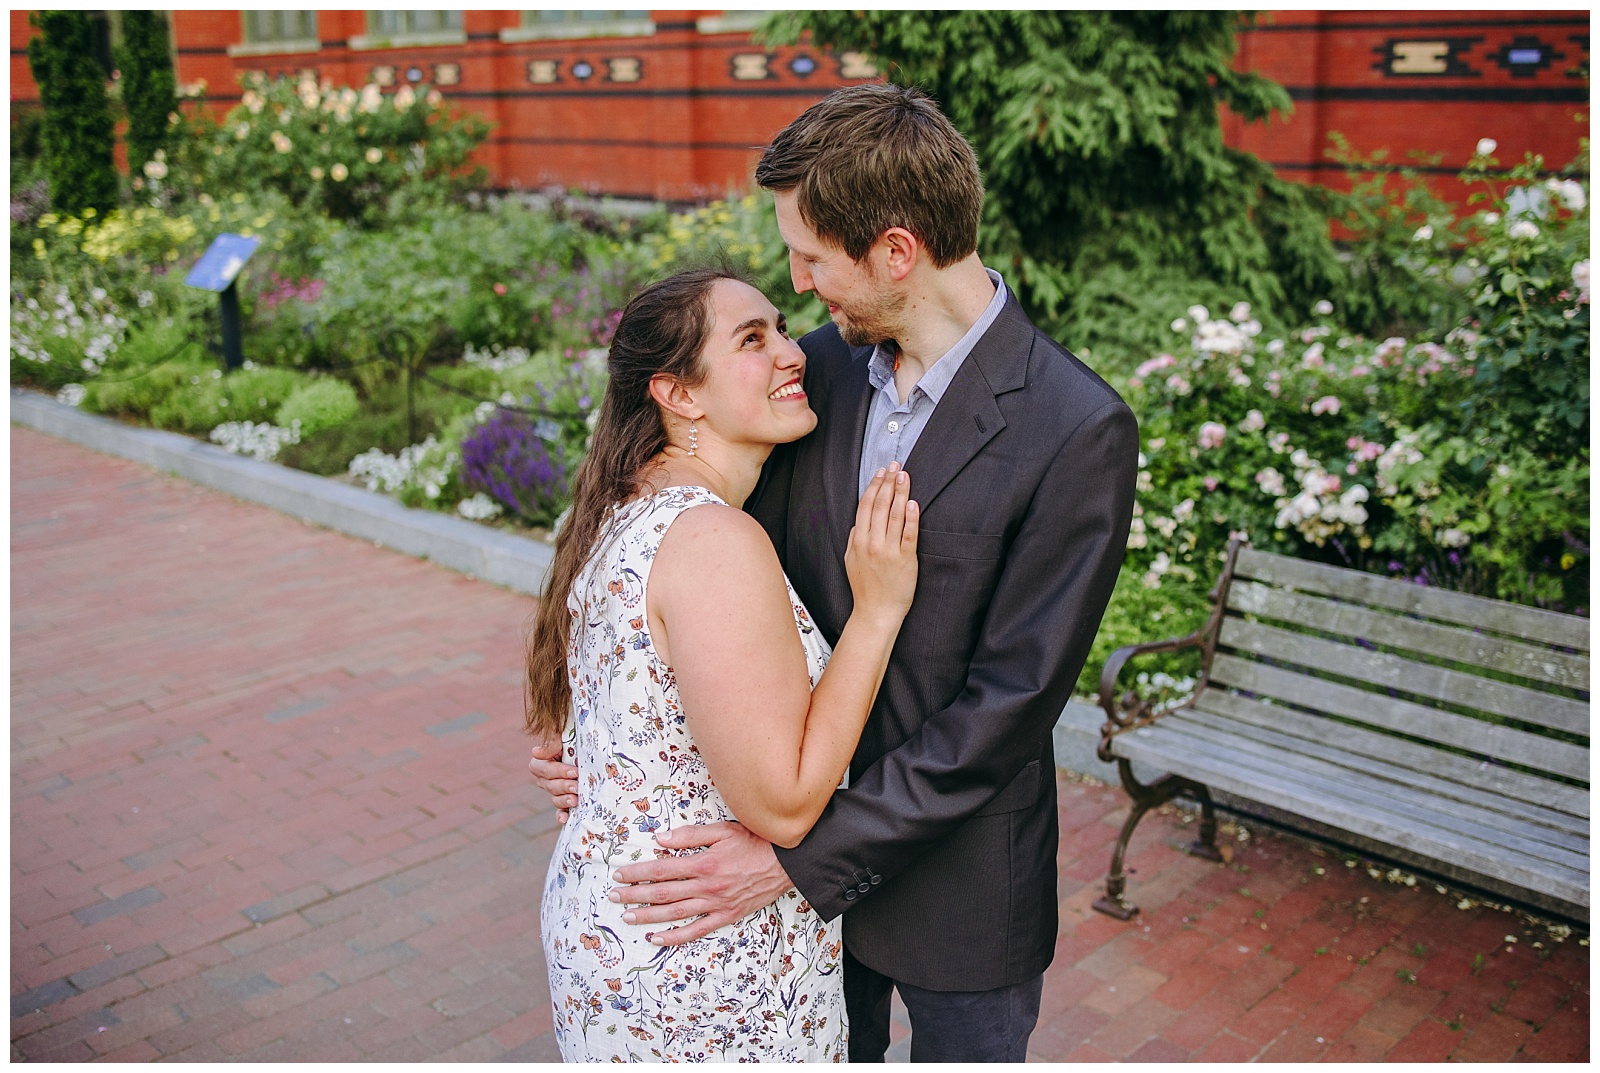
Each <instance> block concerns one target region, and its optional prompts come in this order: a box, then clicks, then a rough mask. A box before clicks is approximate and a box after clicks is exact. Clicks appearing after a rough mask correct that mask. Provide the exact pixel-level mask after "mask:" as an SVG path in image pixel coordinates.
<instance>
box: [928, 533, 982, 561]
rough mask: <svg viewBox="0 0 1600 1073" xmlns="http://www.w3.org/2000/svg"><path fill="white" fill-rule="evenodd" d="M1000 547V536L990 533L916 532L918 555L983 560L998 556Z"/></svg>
mask: <svg viewBox="0 0 1600 1073" xmlns="http://www.w3.org/2000/svg"><path fill="white" fill-rule="evenodd" d="M1000 548H1001V540H1000V538H999V537H998V536H995V535H994V534H991V533H949V532H944V531H942V530H939V529H922V530H919V531H918V532H917V553H918V554H920V555H936V556H938V557H939V558H941V559H969V560H973V561H976V562H984V561H986V560H992V559H998V558H1000Z"/></svg>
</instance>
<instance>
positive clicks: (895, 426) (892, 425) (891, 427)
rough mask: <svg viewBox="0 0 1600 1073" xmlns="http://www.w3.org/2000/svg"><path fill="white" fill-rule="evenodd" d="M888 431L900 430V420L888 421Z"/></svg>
mask: <svg viewBox="0 0 1600 1073" xmlns="http://www.w3.org/2000/svg"><path fill="white" fill-rule="evenodd" d="M889 431H890V432H899V431H900V422H898V421H890V422H889Z"/></svg>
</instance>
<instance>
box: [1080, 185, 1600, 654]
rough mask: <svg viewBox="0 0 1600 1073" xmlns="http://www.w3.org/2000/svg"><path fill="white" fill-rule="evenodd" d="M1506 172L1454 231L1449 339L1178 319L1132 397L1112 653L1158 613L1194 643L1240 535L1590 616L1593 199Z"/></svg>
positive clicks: (1325, 321) (1322, 309)
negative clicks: (1131, 458) (1153, 610)
mask: <svg viewBox="0 0 1600 1073" xmlns="http://www.w3.org/2000/svg"><path fill="white" fill-rule="evenodd" d="M1514 174H1516V175H1518V176H1519V177H1520V183H1521V185H1520V186H1512V187H1511V188H1510V189H1509V190H1499V191H1497V192H1496V193H1495V194H1494V195H1493V197H1492V199H1491V198H1486V199H1485V200H1486V201H1487V202H1488V204H1487V205H1485V207H1484V208H1482V209H1480V210H1479V211H1478V212H1476V213H1474V214H1472V215H1469V216H1468V217H1466V218H1465V219H1464V220H1463V221H1460V223H1459V225H1458V227H1459V231H1460V232H1461V233H1463V234H1466V235H1467V236H1469V237H1468V241H1467V242H1466V244H1465V245H1463V246H1462V247H1461V248H1459V249H1458V250H1456V251H1454V252H1453V253H1451V254H1450V256H1451V257H1452V258H1455V259H1456V261H1455V264H1454V268H1455V269H1459V271H1453V272H1452V271H1443V272H1442V273H1441V275H1444V276H1447V277H1451V278H1453V285H1454V286H1455V287H1457V288H1458V289H1459V290H1460V291H1461V295H1460V301H1459V302H1457V303H1455V304H1454V305H1453V306H1452V308H1455V309H1458V310H1463V311H1464V312H1463V313H1462V314H1461V315H1460V316H1459V317H1458V318H1457V319H1455V320H1453V321H1449V322H1446V323H1444V324H1442V325H1440V326H1439V327H1436V328H1433V329H1429V330H1425V331H1418V332H1413V333H1410V334H1409V335H1398V334H1397V335H1389V336H1384V337H1380V338H1368V337H1365V336H1363V335H1361V334H1360V333H1356V332H1352V331H1348V330H1346V329H1344V328H1342V327H1341V326H1340V324H1339V322H1338V317H1337V315H1336V312H1335V309H1334V306H1333V304H1332V303H1331V302H1319V303H1317V304H1316V305H1315V306H1314V307H1313V308H1312V309H1310V310H1308V311H1307V315H1306V316H1305V317H1304V318H1303V320H1304V323H1303V325H1302V326H1301V327H1299V328H1298V329H1296V330H1294V331H1292V332H1286V333H1283V334H1277V333H1274V332H1267V331H1263V330H1262V329H1261V327H1260V325H1259V324H1258V323H1257V322H1256V321H1255V320H1254V318H1253V317H1252V315H1251V311H1250V309H1249V308H1248V307H1246V306H1244V305H1243V304H1242V303H1240V304H1236V305H1235V306H1233V307H1232V308H1230V309H1227V310H1226V311H1225V312H1214V311H1212V310H1210V309H1208V308H1206V307H1203V306H1194V307H1191V308H1189V309H1188V310H1186V311H1185V313H1184V315H1183V316H1182V317H1179V318H1176V319H1174V320H1173V321H1172V323H1171V325H1170V328H1171V330H1172V333H1173V338H1172V342H1171V345H1170V346H1169V347H1167V348H1166V349H1165V350H1163V351H1161V352H1160V353H1157V354H1155V355H1154V356H1152V357H1150V358H1149V359H1147V360H1146V361H1144V362H1143V363H1142V364H1140V365H1139V366H1138V367H1137V368H1135V369H1134V370H1133V371H1132V375H1131V376H1129V377H1128V378H1127V379H1126V380H1125V381H1124V385H1123V386H1125V387H1126V389H1127V391H1126V393H1127V397H1128V398H1129V401H1130V402H1131V403H1132V404H1133V405H1134V406H1135V409H1136V410H1137V411H1138V412H1139V414H1140V424H1141V430H1142V447H1143V451H1142V453H1141V456H1140V467H1139V476H1138V499H1137V505H1136V507H1135V516H1134V519H1133V526H1132V531H1131V533H1130V536H1129V541H1128V558H1127V564H1126V566H1125V569H1124V571H1123V576H1122V578H1121V580H1120V581H1119V588H1118V592H1117V595H1116V596H1115V597H1114V599H1113V606H1112V612H1111V614H1110V615H1109V616H1108V619H1107V624H1108V629H1109V632H1110V633H1111V634H1112V635H1113V636H1112V637H1110V638H1107V641H1106V643H1107V644H1109V643H1110V642H1111V641H1112V640H1117V636H1116V635H1118V634H1119V632H1120V626H1121V622H1122V620H1123V619H1124V617H1125V616H1128V615H1129V612H1130V611H1133V610H1135V609H1137V611H1138V613H1139V614H1144V615H1148V609H1149V608H1150V607H1152V606H1155V605H1157V604H1160V603H1163V602H1166V603H1170V605H1171V610H1172V611H1174V612H1176V619H1177V621H1175V622H1174V623H1173V628H1171V629H1170V630H1167V629H1163V630H1161V632H1162V633H1169V632H1170V633H1172V634H1178V633H1183V632H1186V630H1187V629H1192V628H1194V627H1195V626H1198V625H1199V623H1200V621H1202V619H1203V616H1204V612H1205V606H1204V602H1203V601H1201V600H1198V599H1196V594H1197V593H1199V592H1200V591H1202V590H1203V589H1204V588H1205V587H1206V586H1207V585H1208V584H1209V582H1210V581H1211V579H1212V578H1214V577H1215V575H1216V573H1217V571H1218V569H1219V568H1220V565H1221V557H1222V552H1223V550H1224V548H1225V547H1226V544H1227V542H1228V540H1229V538H1230V537H1232V536H1234V535H1244V536H1246V537H1248V538H1249V539H1250V540H1251V542H1252V543H1253V544H1254V545H1255V546H1257V547H1262V548H1265V549H1269V550H1273V551H1278V552H1281V553H1285V554H1291V555H1298V556H1303V557H1308V558H1313V559H1318V560H1321V561H1326V562H1331V563H1334V564H1337V565H1344V566H1352V567H1356V568H1360V569H1367V570H1372V571H1374V572H1378V573H1382V574H1386V575H1389V576H1394V577H1402V578H1406V579H1409V580H1412V581H1415V582H1417V583H1420V584H1434V585H1444V586H1448V587H1451V588H1455V589H1462V590H1466V591H1471V592H1476V593H1479V594H1482V595H1488V596H1495V597H1499V598H1504V599H1511V600H1516V601H1520V602H1523V603H1529V604H1535V605H1539V606H1546V607H1552V608H1558V609H1562V610H1566V611H1572V612H1580V613H1583V612H1587V609H1588V601H1589V588H1588V562H1589V547H1588V542H1589V524H1588V512H1589V495H1588V479H1589V457H1588V436H1589V426H1588V398H1589V394H1588V368H1587V355H1588V324H1589V294H1588V272H1589V266H1588V217H1587V212H1588V208H1587V206H1588V196H1587V187H1586V185H1585V184H1584V183H1583V182H1581V181H1579V180H1577V179H1567V178H1558V179H1554V180H1552V179H1550V178H1549V177H1547V176H1544V175H1543V174H1542V173H1538V172H1537V169H1534V168H1527V169H1523V172H1515V173H1514ZM1519 189H1521V190H1523V191H1525V192H1524V193H1522V194H1520V195H1519V194H1518V193H1517V190H1519ZM1517 222H1522V223H1526V224H1528V225H1529V226H1528V227H1524V228H1521V229H1518V230H1516V231H1513V230H1512V226H1511V225H1512V224H1515V223H1517ZM1420 226H1428V225H1426V224H1424V225H1420ZM1439 226H1440V227H1444V226H1447V225H1446V224H1445V223H1440V224H1439ZM1531 228H1537V234H1534V233H1531V231H1530V229H1531ZM1449 267H1450V266H1447V269H1448V268H1449ZM1127 632H1128V634H1129V636H1128V638H1127V639H1128V640H1136V639H1137V640H1148V639H1150V637H1151V634H1152V631H1151V630H1150V628H1149V626H1148V625H1145V626H1144V628H1143V629H1134V630H1131V631H1127ZM1117 643H1124V642H1122V641H1120V640H1117ZM1094 666H1097V664H1095V663H1094V661H1093V660H1091V669H1092V668H1093V667H1094Z"/></svg>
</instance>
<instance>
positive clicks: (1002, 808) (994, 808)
mask: <svg viewBox="0 0 1600 1073" xmlns="http://www.w3.org/2000/svg"><path fill="white" fill-rule="evenodd" d="M1040 770H1041V769H1040V765H1039V761H1037V760H1030V761H1028V763H1027V764H1026V765H1024V767H1023V769H1022V770H1021V771H1020V772H1018V774H1017V777H1016V778H1014V779H1012V780H1011V782H1010V783H1009V784H1007V786H1006V788H1005V789H1004V790H1001V791H1000V792H999V793H998V794H996V795H995V798H994V800H993V801H991V802H989V803H988V804H987V805H985V806H983V807H982V808H980V809H979V810H978V811H977V815H979V816H998V815H1000V814H1001V813H1003V812H1015V811H1017V810H1018V809H1022V808H1027V807H1028V806H1029V805H1031V804H1033V803H1034V802H1035V801H1037V800H1039V772H1040Z"/></svg>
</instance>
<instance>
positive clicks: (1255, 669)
mask: <svg viewBox="0 0 1600 1073" xmlns="http://www.w3.org/2000/svg"><path fill="white" fill-rule="evenodd" d="M1291 636H1293V635H1291ZM1210 681H1211V682H1217V683H1222V684H1225V685H1230V686H1233V687H1235V688H1237V689H1244V690H1248V691H1250V692H1251V693H1256V694H1264V695H1266V696H1269V697H1275V698H1277V699H1279V700H1284V701H1288V702H1289V703H1291V704H1295V705H1298V706H1300V707H1302V708H1309V709H1311V710H1313V711H1321V712H1328V713H1329V714H1331V715H1338V716H1343V717H1344V718H1346V719H1354V720H1357V721H1358V722H1362V723H1366V724H1367V725H1368V726H1374V727H1378V728H1380V729H1383V730H1393V731H1397V732H1399V733H1401V734H1407V735H1410V736H1411V737H1413V738H1424V739H1426V740H1428V741H1434V742H1439V743H1440V744H1443V745H1453V746H1455V747H1456V748H1458V749H1465V750H1467V751H1468V752H1473V753H1478V754H1479V755H1485V756H1492V757H1495V758H1496V759H1499V760H1504V761H1506V762H1508V763H1513V764H1520V765H1522V766H1524V767H1531V768H1535V769H1537V770H1540V771H1549V772H1553V773H1555V774H1557V775H1565V776H1567V777H1568V778H1573V779H1587V778H1588V777H1589V750H1588V749H1586V748H1583V747H1582V746H1579V745H1571V744H1569V743H1567V742H1564V741H1556V740H1554V739H1552V738H1542V737H1540V736H1538V735H1537V734H1530V733H1528V732H1527V731H1525V730H1513V729H1512V728H1510V727H1504V726H1496V725H1495V724H1493V723H1486V722H1482V721H1480V720H1477V719H1471V718H1468V717H1467V716H1463V715H1457V714H1455V713H1454V712H1447V711H1442V710H1440V709H1438V708H1430V707H1428V706H1427V705H1425V704H1416V703H1414V702H1412V701H1407V700H1399V699H1397V698H1395V697H1386V696H1384V695H1383V694H1381V693H1369V692H1367V691H1366V690H1364V689H1357V688H1356V687H1354V686H1348V685H1344V684H1343V683H1340V682H1332V681H1329V680H1327V679H1325V678H1312V677H1310V676H1309V675H1305V674H1300V673H1298V672H1296V671H1292V670H1285V669H1283V668H1281V667H1273V666H1269V665H1268V664H1265V663H1252V662H1250V661H1248V660H1242V659H1239V658H1237V657H1235V656H1230V655H1228V654H1227V653H1225V652H1218V653H1217V654H1216V656H1215V657H1214V658H1213V659H1212V661H1211V676H1210Z"/></svg>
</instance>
